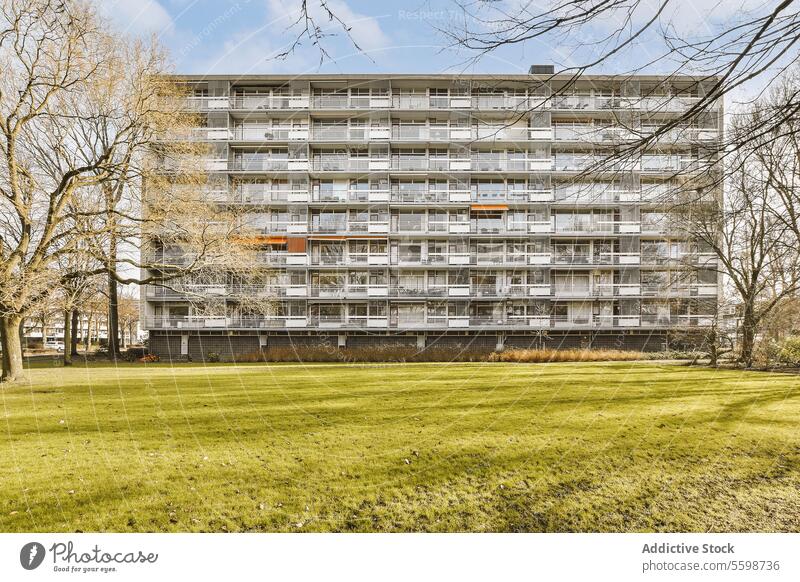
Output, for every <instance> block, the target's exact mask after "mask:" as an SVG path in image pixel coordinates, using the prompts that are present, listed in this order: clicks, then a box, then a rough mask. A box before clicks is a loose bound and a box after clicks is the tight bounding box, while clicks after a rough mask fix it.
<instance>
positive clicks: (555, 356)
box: [489, 349, 645, 363]
mask: <svg viewBox="0 0 800 582" xmlns="http://www.w3.org/2000/svg"><path fill="white" fill-rule="evenodd" d="M642 359H645V356H644V355H643V354H642V353H641V352H633V351H622V350H580V349H564V350H546V349H545V350H535V349H531V350H514V349H512V350H505V351H503V352H493V353H492V354H491V355H490V356H489V361H490V362H524V363H538V362H619V361H627V360H642Z"/></svg>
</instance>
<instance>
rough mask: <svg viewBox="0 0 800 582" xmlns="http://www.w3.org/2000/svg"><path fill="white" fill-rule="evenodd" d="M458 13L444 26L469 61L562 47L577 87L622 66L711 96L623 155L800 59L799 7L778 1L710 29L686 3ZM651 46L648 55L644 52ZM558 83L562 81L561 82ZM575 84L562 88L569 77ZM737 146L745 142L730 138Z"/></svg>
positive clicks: (582, 3) (606, 1)
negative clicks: (689, 21) (681, 18)
mask: <svg viewBox="0 0 800 582" xmlns="http://www.w3.org/2000/svg"><path fill="white" fill-rule="evenodd" d="M453 3H454V5H455V7H456V14H457V16H456V17H455V18H453V19H452V22H448V25H447V26H446V27H440V28H439V30H440V32H441V33H442V34H443V35H444V36H445V37H446V38H447V39H449V40H450V42H451V44H452V46H453V47H456V48H459V49H462V50H464V51H466V55H467V57H466V60H467V63H466V64H474V63H475V62H476V61H478V60H480V59H481V58H483V57H485V56H487V55H489V54H492V53H495V52H497V51H500V50H501V49H504V48H507V47H518V48H519V49H520V50H522V49H523V48H524V47H525V46H528V45H531V44H534V43H539V44H542V43H544V44H550V45H552V46H558V47H560V48H561V53H562V54H568V55H569V63H567V64H561V65H556V70H555V75H560V79H561V80H562V82H560V83H559V84H558V87H557V88H556V92H555V93H554V95H557V94H558V92H559V91H569V90H570V88H571V87H572V86H573V84H574V82H575V81H577V80H578V79H580V78H581V76H582V75H583V74H584V73H586V72H588V71H591V70H592V69H594V68H597V67H602V66H613V67H614V68H615V69H617V70H619V71H620V72H619V74H618V77H619V78H620V79H621V80H624V79H625V78H626V77H628V76H630V75H633V74H636V73H638V72H641V71H643V70H646V69H648V68H649V67H653V66H658V67H659V69H664V68H667V69H668V70H669V71H670V72H671V75H668V76H667V79H666V81H665V85H667V86H668V85H669V84H670V82H671V78H672V77H675V76H678V75H692V76H693V77H694V79H695V83H696V85H697V86H698V87H700V86H702V87H703V91H702V92H700V93H699V98H698V99H697V100H696V101H695V102H694V103H692V104H691V106H690V107H688V108H687V109H686V110H685V111H684V112H682V113H681V115H679V116H674V117H672V118H670V119H669V120H668V121H665V122H662V123H661V124H660V126H659V127H657V128H655V130H654V131H653V132H652V133H649V134H647V135H642V136H640V137H639V139H637V140H633V141H631V142H629V143H628V144H627V145H626V147H624V148H622V149H621V150H620V152H619V153H618V154H617V156H616V157H620V156H624V155H626V154H632V153H634V152H637V151H641V150H642V149H644V148H646V147H649V146H651V145H653V144H654V143H655V142H656V141H657V140H659V139H661V138H662V137H663V136H665V135H666V134H668V133H669V132H670V131H672V130H673V129H675V128H677V127H679V126H682V125H686V124H688V123H691V122H693V121H696V120H697V119H699V118H700V117H701V116H702V115H703V114H704V112H705V111H707V110H708V109H709V106H710V105H711V104H713V103H715V102H717V101H720V100H721V99H722V98H723V97H724V96H726V95H730V94H731V93H732V92H734V91H736V90H737V89H739V88H741V87H742V86H743V85H745V84H746V83H748V82H750V81H753V80H757V81H758V82H759V83H760V84H761V85H762V86H763V87H767V86H769V84H770V83H771V82H772V81H773V80H774V79H775V78H776V77H778V76H780V75H779V73H780V72H781V71H784V70H787V69H790V68H791V67H792V65H793V64H794V63H795V62H797V61H798V59H799V58H800V55H799V54H798V51H797V46H798V42H800V8H798V6H797V3H796V2H792V0H772V1H769V2H764V3H761V4H758V5H755V6H753V7H750V8H749V9H745V7H741V9H740V10H738V11H736V13H735V14H732V15H731V16H730V17H729V18H727V19H721V20H715V21H714V22H712V23H710V24H709V26H708V27H706V28H705V29H704V30H706V31H707V32H687V31H686V26H685V25H684V26H681V24H680V23H679V22H676V14H677V13H678V12H681V13H683V14H685V13H686V11H687V10H693V9H694V8H693V7H692V6H691V4H690V3H687V2H682V1H681V0H657V1H655V2H650V1H645V0H562V1H556V2H541V3H534V2H521V3H506V2H494V1H491V0H453ZM643 48H646V50H643ZM552 78H554V77H552ZM564 78H567V79H568V80H567V81H565V82H563V79H564ZM787 97H788V99H787V100H786V103H785V107H783V108H781V109H774V110H772V111H771V112H770V115H769V116H765V117H764V119H763V121H764V125H763V126H762V127H761V128H759V129H758V131H756V132H755V133H754V134H753V135H750V136H740V138H741V137H743V138H744V141H749V140H751V139H757V138H758V137H759V136H761V135H765V134H767V133H769V132H770V131H771V130H772V129H773V128H775V127H778V126H780V125H782V124H783V123H784V121H785V120H786V119H787V118H789V117H791V116H793V115H796V113H797V112H798V109H800V93H798V92H797V91H795V92H793V93H792V94H791V95H787ZM729 145H730V146H732V149H735V148H737V147H741V146H743V145H744V144H743V143H741V139H740V141H739V142H736V141H731V142H730V144H729Z"/></svg>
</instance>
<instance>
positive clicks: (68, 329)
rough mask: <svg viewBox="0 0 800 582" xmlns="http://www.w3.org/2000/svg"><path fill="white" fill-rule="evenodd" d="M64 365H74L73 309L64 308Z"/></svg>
mask: <svg viewBox="0 0 800 582" xmlns="http://www.w3.org/2000/svg"><path fill="white" fill-rule="evenodd" d="M64 365H65V366H71V365H72V310H71V309H65V310H64Z"/></svg>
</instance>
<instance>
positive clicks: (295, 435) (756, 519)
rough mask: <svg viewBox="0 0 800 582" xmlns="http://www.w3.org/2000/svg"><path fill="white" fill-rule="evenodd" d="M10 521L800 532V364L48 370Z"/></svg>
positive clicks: (157, 526)
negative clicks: (773, 370)
mask: <svg viewBox="0 0 800 582" xmlns="http://www.w3.org/2000/svg"><path fill="white" fill-rule="evenodd" d="M30 377H31V382H30V383H27V384H20V385H15V386H13V387H4V388H0V404H1V405H2V409H0V412H2V414H3V419H2V423H0V531H30V530H35V531H47V530H55V531H643V530H657V531H674V530H681V531H683V530H690V531H730V530H735V531H741V530H744V531H775V530H779V531H798V530H800V430H798V429H799V428H800V426H799V423H798V421H800V379H799V378H798V377H797V376H792V375H780V374H767V373H757V372H750V373H746V372H738V371H730V370H727V371H722V370H720V371H715V370H708V369H701V368H690V367H683V366H672V365H667V364H654V363H605V364H602V363H600V364H599V363H579V364H575V363H571V364H486V363H484V364H454V365H446V364H414V365H364V366H348V365H336V364H320V365H308V366H303V365H299V364H294V365H292V364H276V365H260V364H255V365H241V366H233V365H217V366H210V367H203V366H198V365H179V366H172V367H171V366H168V365H164V364H161V365H155V366H145V365H142V364H138V365H123V366H120V367H117V368H114V367H101V366H90V367H75V368H73V369H70V370H64V369H63V368H45V367H37V368H36V369H33V370H31V371H30Z"/></svg>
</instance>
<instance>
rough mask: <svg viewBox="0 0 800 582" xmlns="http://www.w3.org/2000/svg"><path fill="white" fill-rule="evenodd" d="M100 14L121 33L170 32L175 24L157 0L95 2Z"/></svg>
mask: <svg viewBox="0 0 800 582" xmlns="http://www.w3.org/2000/svg"><path fill="white" fill-rule="evenodd" d="M95 1H96V4H97V7H98V9H99V10H100V13H101V14H102V15H104V16H106V17H107V18H109V19H110V20H111V21H112V22H113V23H114V24H115V25H116V26H118V27H119V28H120V30H122V31H123V32H127V33H130V34H151V33H163V32H168V31H171V30H172V29H173V28H174V26H175V24H174V22H173V20H172V17H171V16H170V15H169V12H167V10H166V9H165V8H164V7H163V6H162V5H161V4H160V3H159V2H158V0H95Z"/></svg>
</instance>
